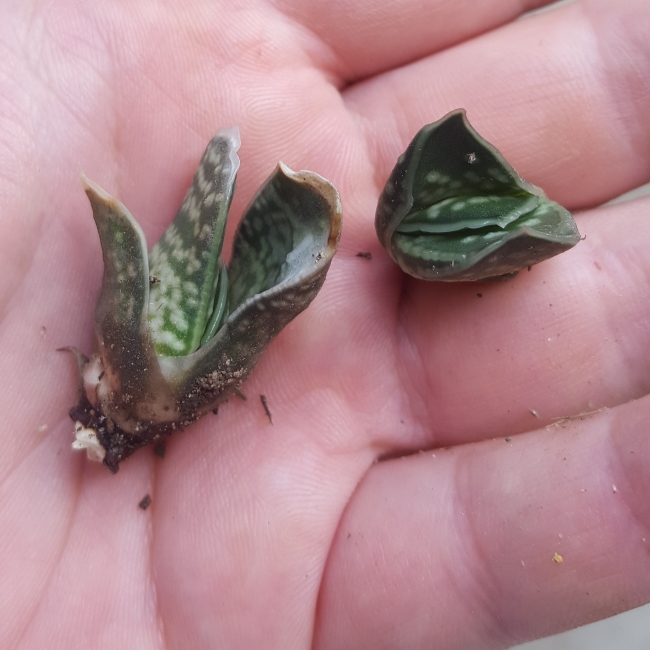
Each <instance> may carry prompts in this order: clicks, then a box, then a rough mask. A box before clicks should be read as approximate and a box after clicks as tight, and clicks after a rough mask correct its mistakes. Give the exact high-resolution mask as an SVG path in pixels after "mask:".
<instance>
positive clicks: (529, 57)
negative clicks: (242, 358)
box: [0, 0, 650, 649]
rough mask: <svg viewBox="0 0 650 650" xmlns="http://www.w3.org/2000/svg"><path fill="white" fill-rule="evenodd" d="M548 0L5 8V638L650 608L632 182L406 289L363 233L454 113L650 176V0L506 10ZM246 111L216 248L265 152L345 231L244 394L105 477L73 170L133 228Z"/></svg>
mask: <svg viewBox="0 0 650 650" xmlns="http://www.w3.org/2000/svg"><path fill="white" fill-rule="evenodd" d="M540 4H543V2H542V0H538V1H535V0H531V1H529V2H522V1H521V0H486V1H485V2H481V3H476V2H471V1H459V2H453V3H452V2H444V1H443V0H430V1H428V2H417V1H415V0H393V1H391V2H376V1H374V0H373V1H370V0H368V1H365V0H363V1H357V2H355V1H353V0H332V1H331V2H327V3H324V2H319V1H318V0H257V1H255V0H248V1H246V0H241V1H234V2H233V1H232V0H228V1H226V0H219V1H216V2H207V1H203V2H201V1H199V0H195V1H193V2H184V3H163V2H159V3H154V2H146V1H143V2H129V3H120V2H117V1H115V2H111V1H107V2H102V3H79V2H71V1H69V0H59V1H58V2H55V3H52V2H44V1H42V0H33V1H31V2H22V3H11V2H5V3H3V7H2V13H3V20H2V21H1V23H0V34H1V44H2V63H1V64H0V89H1V92H0V134H1V136H0V138H1V144H0V206H1V209H2V215H3V218H2V220H1V221H0V263H1V264H2V273H1V274H0V309H1V313H2V322H1V324H0V346H1V347H0V349H1V352H0V358H1V359H2V367H3V375H2V377H3V380H4V390H3V391H2V393H1V396H0V404H1V407H2V411H1V412H2V419H1V421H2V428H1V435H2V438H1V442H2V454H1V455H0V521H1V522H2V526H1V528H0V549H1V551H2V552H1V553H0V579H1V589H0V593H1V594H2V596H1V597H0V601H1V606H0V646H1V647H3V648H48V649H49V648H138V649H144V648H165V647H168V648H193V649H200V648H265V649H266V648H268V649H272V648H282V649H289V648H309V647H314V648H319V649H325V648H336V649H341V648H374V649H377V648H409V649H413V648H425V647H426V648H430V647H436V648H470V647H476V648H482V649H485V648H502V647H507V646H508V645H511V644H513V643H516V642H517V641H520V640H522V639H526V638H532V637H535V636H541V635H544V634H549V633H552V632H556V631H559V630H561V629H565V628H567V627H572V626H576V625H578V624H580V623H583V622H586V621H588V620H593V619H596V618H602V617H604V616H608V615H611V614H613V613H615V612H618V611H621V610H624V609H628V608H630V607H633V606H636V605H639V604H642V603H644V602H646V601H648V600H650V530H648V529H649V528H650V501H649V500H648V498H647V495H648V494H649V493H650V437H649V436H648V433H647V432H648V426H647V421H648V418H649V417H650V402H649V401H648V398H647V397H646V393H648V392H649V391H650V364H649V363H648V358H649V357H648V355H649V353H650V310H649V308H648V305H649V304H650V300H649V299H650V295H649V294H650V291H649V290H648V286H649V284H648V280H649V279H650V256H649V255H648V252H647V242H648V241H650V221H649V220H648V211H649V210H650V202H649V201H648V200H645V201H637V202H633V203H628V204H623V205H618V206H612V207H608V208H601V209H598V210H593V211H591V212H585V213H584V214H581V215H579V216H578V219H577V220H578V225H579V227H580V230H581V232H582V233H583V234H584V235H586V240H585V241H584V242H582V243H580V244H579V245H578V246H577V247H576V248H575V249H573V250H572V251H571V252H569V253H567V254H565V255H562V256H560V257H558V258H554V259H552V260H550V261H548V262H545V263H544V264H541V265H539V266H537V267H534V268H533V269H532V270H531V271H530V272H529V273H527V272H523V273H521V274H520V275H519V277H517V278H516V279H515V280H513V281H511V282H507V283H495V284H485V283H484V284H475V285H471V284H460V285H444V284H443V285H438V284H433V283H424V282H420V281H417V280H414V279H413V278H410V277H406V276H405V275H403V274H402V273H401V272H400V271H399V269H398V268H397V266H396V265H394V264H393V263H392V262H391V261H390V260H389V258H388V256H387V254H386V253H385V252H384V251H383V249H381V247H380V246H379V244H378V242H377V240H376V237H375V234H374V227H373V216H374V209H375V205H376V201H377V198H378V195H379V192H380V190H381V187H382V186H383V183H384V182H385V180H386V178H387V176H388V173H389V171H390V169H391V167H392V165H393V164H394V162H395V160H396V158H397V156H398V155H399V154H400V153H401V151H403V149H404V148H405V146H406V144H407V142H408V141H409V140H410V139H411V137H412V136H413V135H414V134H415V132H416V131H417V130H418V129H419V128H420V127H421V126H422V125H424V124H425V123H427V122H432V121H434V120H436V119H438V118H440V117H441V116H442V115H443V114H444V113H446V112H447V111H449V110H451V109H454V108H458V107H464V108H466V109H467V111H468V115H469V117H470V119H471V121H472V123H473V125H474V126H475V127H476V128H477V130H478V131H479V132H480V133H481V134H482V135H484V136H485V137H486V138H487V139H488V140H489V141H491V142H493V143H494V144H495V145H496V146H497V147H498V148H499V149H500V150H501V151H502V152H503V154H504V155H505V156H506V158H507V159H508V160H509V161H510V162H511V163H512V164H513V165H514V167H515V168H516V169H517V170H518V171H519V172H520V173H521V174H522V176H524V177H525V178H526V179H528V180H530V181H531V182H533V183H535V184H537V185H540V186H541V187H543V188H544V189H545V190H546V191H547V193H548V194H549V195H550V197H551V198H553V199H555V200H558V201H560V202H562V203H563V204H564V205H566V206H567V207H568V208H570V209H572V210H582V209H586V208H590V207H593V206H595V205H598V204H600V203H602V202H604V201H606V200H608V199H610V198H612V197H614V196H616V195H618V194H620V193H621V192H623V191H625V190H627V189H630V188H632V187H635V186H636V185H639V184H641V183H643V182H647V181H648V180H650V153H649V152H650V113H649V112H648V110H647V105H648V101H649V100H650V84H649V83H648V79H650V45H649V41H648V39H647V34H648V33H650V14H649V12H648V7H647V1H646V0H609V1H606V0H583V1H582V2H577V3H575V4H573V5H569V6H566V7H563V8H560V9H556V10H554V11H552V12H548V13H545V14H541V15H536V16H532V17H528V18H526V19H525V20H521V21H517V22H514V23H511V24H508V25H506V26H500V25H503V24H504V23H507V22H508V21H511V20H512V19H514V18H516V17H517V15H518V13H519V12H521V11H522V10H523V9H525V8H531V7H532V6H534V5H540ZM479 34H483V35H479ZM233 124H238V125H239V127H240V129H241V134H242V142H243V145H242V148H241V150H240V156H241V159H242V166H241V170H240V174H239V178H238V189H237V194H236V197H235V201H234V203H233V207H232V210H231V214H232V217H233V223H232V224H230V226H229V231H228V232H229V236H228V238H227V240H226V245H225V248H224V250H226V251H227V250H229V242H230V241H231V239H232V234H233V231H234V225H235V222H236V220H237V218H238V216H239V215H240V214H241V212H242V210H243V208H244V207H245V205H246V203H247V202H248V201H249V200H250V198H251V197H252V195H253V193H254V191H255V190H256V189H257V187H258V186H259V185H260V184H261V182H262V181H263V180H264V179H265V178H266V177H267V176H268V175H269V174H270V172H271V171H272V169H273V167H274V165H275V164H276V162H277V161H278V160H279V159H281V160H282V161H284V162H285V163H287V164H288V165H289V166H290V167H292V168H293V169H310V170H313V171H315V172H318V173H319V174H321V175H323V176H325V177H326V178H328V179H329V180H330V181H332V182H333V183H334V184H335V185H336V186H337V188H338V189H339V191H340V193H341V199H342V203H343V214H344V225H343V237H342V240H341V245H340V248H339V253H338V254H337V256H336V257H335V259H334V262H333V264H332V267H331V270H330V273H329V276H328V278H327V281H326V283H325V286H324V288H323V290H322V291H321V293H320V294H319V296H318V298H317V299H316V300H315V301H314V303H313V304H312V306H311V307H310V308H309V309H308V310H307V311H306V312H304V313H303V314H302V315H301V316H299V317H298V318H297V319H296V320H295V321H294V322H293V323H291V324H290V325H289V326H288V327H287V328H286V329H285V330H284V331H283V332H282V334H281V335H280V336H279V337H278V339H277V340H276V341H275V342H274V343H273V344H272V345H271V347H270V349H269V350H268V352H267V353H266V355H265V356H264V358H263V359H262V361H261V362H260V364H259V366H258V367H257V369H256V370H255V372H254V373H253V375H252V377H251V378H250V380H249V381H248V382H247V383H246V384H245V386H244V392H245V393H246V394H247V395H248V400H247V401H246V402H244V401H242V400H238V399H234V400H231V401H230V403H229V404H227V405H226V406H225V407H223V408H222V409H220V412H219V414H218V415H217V416H212V415H211V416H208V417H205V418H204V419H203V420H201V421H200V422H199V423H198V424H196V425H194V426H192V427H190V428H189V429H188V430H187V431H186V432H184V433H182V434H180V435H178V436H176V437H175V438H173V439H171V440H170V441H169V443H168V447H167V456H166V457H165V459H164V460H162V459H159V458H156V457H154V455H153V454H152V453H151V450H150V449H144V450H141V451H140V452H138V453H137V454H136V455H134V456H133V457H132V458H130V459H129V460H128V461H126V462H125V463H124V464H123V465H122V467H121V469H120V472H119V473H118V474H117V475H116V476H113V475H111V474H110V473H109V472H108V471H107V470H106V469H105V468H103V467H102V466H101V465H99V464H95V463H90V462H88V461H87V460H86V458H85V457H84V455H82V454H75V453H73V452H72V450H71V446H70V444H71V441H72V422H71V421H70V420H69V418H68V417H67V409H68V407H69V406H71V405H72V403H73V402H74V401H75V391H76V382H77V378H76V374H75V368H74V364H73V363H72V360H71V359H70V358H68V357H67V356H66V355H63V354H60V353H57V352H56V351H55V349H56V348H58V347H61V346H63V345H75V346H77V347H79V348H81V349H82V350H84V351H85V352H87V353H89V352H91V351H92V345H93V341H92V311H93V308H94V303H95V300H96V297H97V293H98V290H99V285H100V281H101V273H102V261H101V252H100V247H99V241H98V238H97V234H96V232H95V229H94V224H93V222H92V219H91V213H90V207H89V205H88V204H87V200H86V197H85V195H84V192H83V190H82V187H81V185H80V184H79V181H78V176H79V172H80V171H81V169H83V171H84V172H85V173H86V174H87V175H88V176H89V177H90V178H92V179H93V180H95V181H97V182H98V183H100V184H101V185H102V186H103V187H104V188H105V189H106V190H107V191H109V192H110V193H111V194H113V195H115V196H117V197H118V198H119V199H120V200H121V201H123V202H124V203H125V204H126V205H127V206H128V207H129V209H130V210H131V212H132V213H133V214H134V215H135V216H136V218H137V219H138V220H139V221H140V223H141V224H142V226H143V229H144V231H145V233H146V235H147V238H148V240H149V243H150V245H151V244H153V243H154V242H155V241H156V240H157V238H158V237H159V236H160V234H161V233H162V232H163V231H164V229H165V227H166V226H167V224H168V223H169V222H170V220H171V219H172V217H173V215H174V213H175V211H176V208H177V206H178V205H179V204H180V202H181V200H182V197H183V194H184V192H185V190H186V188H187V186H188V185H189V182H190V180H191V177H192V173H193V171H194V169H195V167H196V164H197V163H198V159H199V156H200V154H201V152H202V150H203V148H204V146H205V144H206V143H207V141H208V140H209V138H210V137H211V136H212V135H213V134H214V132H215V131H216V130H217V129H218V128H219V127H224V126H231V125H233ZM358 252H370V253H372V259H371V260H368V259H366V258H364V257H357V255H356V254H357V253H358ZM262 393H263V394H265V395H266V397H267V400H268V404H269V407H270V409H271V412H272V414H273V425H271V424H270V423H269V421H268V419H267V417H266V415H265V413H264V410H263V409H262V405H261V404H260V400H259V395H260V394H262ZM635 400H636V401H635ZM605 407H607V408H605ZM587 412H595V413H592V414H591V415H584V414H585V413H587ZM570 416H574V417H573V418H572V419H566V420H560V418H567V417H570ZM575 416H580V417H575ZM418 451H420V452H421V453H412V452H418ZM378 459H382V462H379V463H376V462H375V461H377V460H378ZM146 493H149V494H151V496H152V499H153V501H152V505H151V506H150V508H149V509H148V510H146V511H143V510H141V509H139V508H138V507H137V504H138V502H139V500H140V499H141V498H142V497H143V496H144V495H145V494H146Z"/></svg>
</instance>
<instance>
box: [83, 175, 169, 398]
mask: <svg viewBox="0 0 650 650" xmlns="http://www.w3.org/2000/svg"><path fill="white" fill-rule="evenodd" d="M82 182H83V185H84V189H85V190H86V194H87V195H88V199H89V200H90V204H91V206H92V210H93V217H94V219H95V224H96V225H97V231H98V233H99V238H100V241H101V245H102V253H103V257H104V276H103V280H102V290H101V293H100V296H99V300H98V302H97V306H96V308H95V330H96V333H97V339H98V342H99V346H100V349H101V353H102V358H103V360H104V371H105V372H106V373H107V374H108V379H109V380H110V383H111V384H112V385H114V386H116V387H119V390H120V394H121V395H122V396H124V397H125V398H126V401H124V400H123V403H122V406H124V405H125V404H126V405H127V410H128V404H129V403H131V404H135V403H136V402H137V400H139V399H141V397H142V395H143V394H144V392H145V391H146V388H147V386H148V382H149V379H148V378H150V377H155V375H156V372H158V374H159V370H158V364H157V362H156V361H155V356H154V351H153V347H152V345H151V339H150V337H149V328H148V325H147V308H148V301H149V272H148V264H147V242H146V240H145V237H144V234H143V232H142V229H141V228H140V226H139V225H138V223H137V221H136V220H135V219H134V218H133V217H132V216H131V213H130V212H129V211H128V210H127V209H126V207H125V206H124V205H122V204H121V203H120V202H119V201H117V200H116V199H114V198H112V197H111V196H109V195H108V194H107V193H106V192H104V190H102V189H101V188H100V187H99V186H98V185H96V184H95V183H93V182H91V181H90V180H88V179H87V178H85V177H82ZM118 407H119V406H118V405H115V408H118Z"/></svg>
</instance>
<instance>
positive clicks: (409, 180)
mask: <svg viewBox="0 0 650 650" xmlns="http://www.w3.org/2000/svg"><path fill="white" fill-rule="evenodd" d="M375 228H376V230H377V235H378V237H379V240H380V242H381V243H382V245H383V246H384V248H386V250H387V251H388V253H389V254H390V256H391V257H392V258H393V260H394V261H395V262H397V264H398V265H399V266H400V267H401V268H402V270H404V271H405V272H406V273H409V274H410V275H413V276H415V277H416V278H421V279H423V280H444V281H458V280H483V279H489V278H497V277H508V276H512V275H514V274H516V273H517V272H518V271H520V270H521V269H523V268H526V267H527V266H531V265H533V264H537V263H538V262H541V261H543V260H545V259H548V258H549V257H552V256H554V255H557V254H558V253H561V252H563V251H565V250H567V249H569V248H572V247H573V246H575V245H576V244H577V243H578V242H579V241H580V233H579V232H578V228H577V226H576V224H575V221H574V220H573V217H572V216H571V214H570V213H569V212H568V211H567V210H565V209H564V208H563V207H562V206H561V205H559V204H558V203H555V202H553V201H550V200H549V199H547V198H546V195H545V194H544V192H543V191H542V190H541V189H540V188H539V187H536V186H535V185H531V184H530V183H527V182H526V181H525V180H523V178H521V177H520V176H519V174H517V172H516V171H515V170H514V169H513V168H512V167H511V166H510V165H509V164H508V163H507V162H506V160H505V158H504V157H503V156H502V155H501V154H500V153H499V152H498V151H497V149H495V148H494V147H493V146H492V145H491V144H490V143H488V142H487V141H486V140H484V139H483V138H482V137H481V136H480V135H479V134H478V133H477V132H476V131H475V130H474V129H473V128H472V126H471V125H470V123H469V122H468V121H467V117H466V115H465V111H464V110H463V109H459V110H456V111H453V112H451V113H449V114H447V115H445V117H443V118H442V119H441V120H439V121H437V122H434V123H433V124H429V125H427V126H425V127H423V128H422V129H421V130H420V131H419V132H418V133H417V135H416V136H415V138H414V139H413V141H412V142H411V144H409V146H408V148H407V149H406V151H405V152H404V153H403V154H402V155H401V156H400V157H399V159H398V161H397V164H396V165H395V168H394V169H393V171H392V173H391V175H390V177H389V179H388V182H387V183H386V186H385V187H384V190H383V192H382V195H381V197H380V199H379V204H378V206H377V214H376V218H375Z"/></svg>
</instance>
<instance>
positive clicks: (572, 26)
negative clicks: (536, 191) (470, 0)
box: [346, 0, 650, 209]
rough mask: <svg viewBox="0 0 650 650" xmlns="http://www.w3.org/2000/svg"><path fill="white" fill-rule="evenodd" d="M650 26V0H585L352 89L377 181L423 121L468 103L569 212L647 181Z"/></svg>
mask: <svg viewBox="0 0 650 650" xmlns="http://www.w3.org/2000/svg"><path fill="white" fill-rule="evenodd" d="M649 29H650V14H649V13H648V11H647V2H646V1H645V0H625V1H623V2H608V1H606V0H584V1H583V2H579V3H574V4H571V5H568V6H566V7H562V8H561V9H558V10H556V11H551V12H547V13H544V14H541V15H537V16H534V17H531V18H530V19H527V20H522V21H518V22H516V23H513V24H511V25H508V26H507V27H504V28H502V29H500V30H498V31H495V32H492V33H490V34H487V35H485V36H483V37H480V38H477V39H474V40H472V41H470V42H467V43H463V44H462V45H459V46H458V47H456V48H453V49H451V50H448V51H445V52H442V53H440V54H437V55H435V56H432V57H429V58H427V59H425V60H422V61H419V62H417V63H414V64H412V65H409V66H406V67H405V68H403V69H400V70H396V71H393V72H390V73H387V74H384V75H381V76H380V77H377V78H376V79H373V80H370V81H368V82H366V83H362V84H359V85H358V86H355V87H352V88H351V89H350V90H349V91H348V92H347V94H346V101H347V104H348V106H349V107H350V108H351V109H352V110H353V111H354V112H356V113H357V114H358V115H360V117H361V119H360V124H361V125H362V127H363V128H364V129H365V132H366V137H367V141H368V148H369V152H370V159H371V160H373V161H377V164H376V182H377V185H378V186H380V187H381V186H383V184H384V183H385V181H386V178H387V177H388V173H389V171H390V169H391V168H392V166H393V165H394V164H395V161H396V159H397V156H398V155H399V154H400V153H401V152H402V151H404V149H405V147H406V145H407V143H408V142H409V141H410V139H411V138H412V137H413V136H414V135H415V133H416V131H417V130H418V129H420V128H421V127H422V126H423V125H424V124H426V123H429V122H432V121H434V120H437V119H439V118H440V117H441V116H442V115H443V114H445V113H446V112H448V111H449V110H451V109H454V108H458V107H461V106H462V107H465V108H466V109H467V110H468V115H469V118H470V121H471V122H472V124H473V125H474V126H475V127H476V128H477V130H478V131H479V133H481V135H483V136H484V137H485V138H487V140H488V141H490V142H492V143H493V144H494V145H495V146H496V147H497V148H498V149H499V150H500V151H501V152H502V153H503V154H504V156H505V157H506V159H507V160H508V161H509V162H510V163H511V164H512V165H513V166H514V167H515V169H516V170H517V171H518V172H519V173H520V174H521V175H522V176H523V177H524V178H526V179H527V180H529V181H531V182H532V183H535V184H536V185H539V186H541V187H543V188H544V189H545V190H546V192H547V193H548V194H549V195H550V196H551V197H552V198H553V199H554V200H557V201H559V202H560V203H562V204H564V205H566V206H567V207H569V208H571V209H576V208H581V207H585V206H590V205H594V204H598V203H600V202H603V201H605V200H607V199H610V198H612V197H613V196H616V195H618V194H620V193H622V192H624V191H626V190H628V189H630V188H633V187H636V186H638V185H640V184H642V183H645V182H647V181H648V180H650V113H648V111H647V103H648V99H649V97H650V41H649V40H648V39H647V34H648V30H649Z"/></svg>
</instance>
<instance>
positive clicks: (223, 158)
mask: <svg viewBox="0 0 650 650" xmlns="http://www.w3.org/2000/svg"><path fill="white" fill-rule="evenodd" d="M239 146H240V140H239V131H238V129H237V128H236V127H235V128H233V129H221V130H219V131H218V132H217V134H216V135H215V136H214V138H212V140H210V142H209V144H208V146H207V148H206V150H205V153H204V154H203V156H202V158H201V162H200V164H199V167H198V169H197V171H196V174H195V175H194V179H193V181H192V185H191V186H190V188H189V190H188V191H187V194H186V195H185V199H184V200H183V204H182V205H181V207H180V209H179V211H178V213H177V214H176V217H175V219H174V221H173V222H172V224H171V225H170V226H169V228H168V229H167V231H166V232H165V234H164V235H163V236H162V238H161V240H160V241H159V242H158V243H157V244H156V245H155V246H154V247H153V248H152V250H151V252H150V253H149V264H150V267H151V275H152V278H153V279H154V282H153V283H152V285H151V290H150V297H149V325H150V328H151V334H152V337H153V341H154V346H155V348H156V353H157V354H158V355H163V356H180V355H187V354H190V353H192V352H194V351H195V350H196V349H197V348H198V347H199V345H201V340H202V338H203V336H204V333H205V331H206V325H207V324H208V322H209V320H210V317H211V315H212V309H213V305H214V303H215V294H216V292H217V285H218V279H219V277H220V268H221V246H222V244H223V237H224V231H225V227H226V221H227V218H228V209H229V208H230V203H231V201H232V196H233V193H234V189H235V179H236V176H237V170H238V169H239V157H238V156H237V150H238V149H239Z"/></svg>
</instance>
